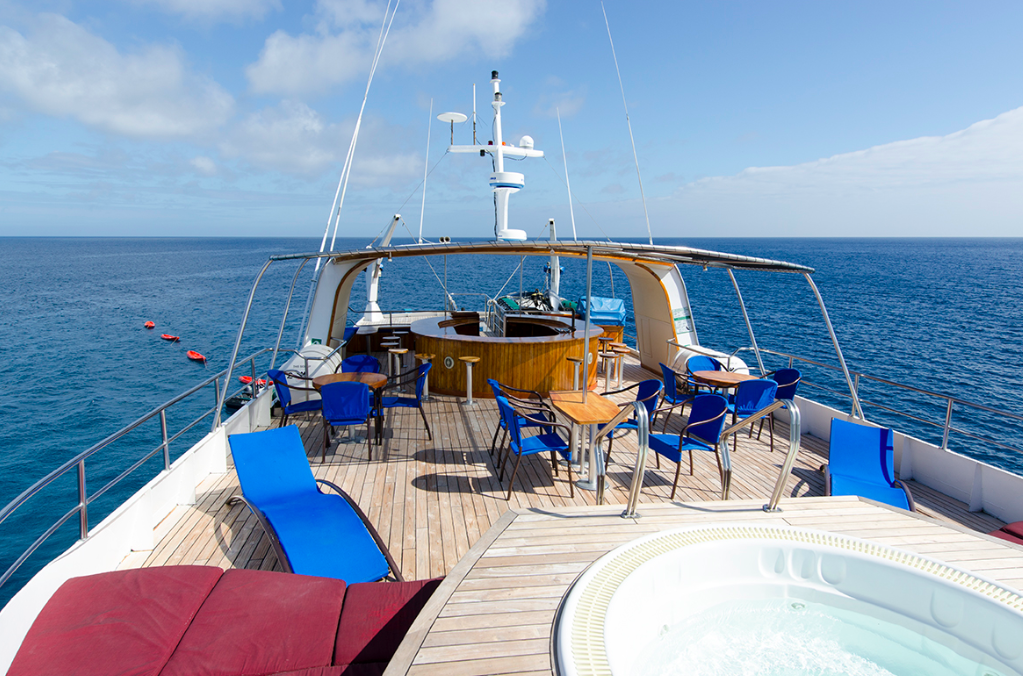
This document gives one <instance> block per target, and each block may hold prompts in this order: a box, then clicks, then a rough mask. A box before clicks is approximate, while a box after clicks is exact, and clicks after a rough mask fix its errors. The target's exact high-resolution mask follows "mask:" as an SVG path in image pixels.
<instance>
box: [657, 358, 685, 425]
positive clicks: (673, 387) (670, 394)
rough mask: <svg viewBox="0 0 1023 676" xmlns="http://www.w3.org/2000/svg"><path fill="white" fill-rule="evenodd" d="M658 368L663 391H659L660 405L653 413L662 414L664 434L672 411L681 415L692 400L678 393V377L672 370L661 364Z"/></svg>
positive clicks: (683, 393) (682, 393)
mask: <svg viewBox="0 0 1023 676" xmlns="http://www.w3.org/2000/svg"><path fill="white" fill-rule="evenodd" d="M660 367H661V377H662V378H663V386H664V389H663V390H662V391H661V405H660V406H659V407H658V408H657V410H656V411H655V413H664V424H663V425H662V426H661V431H662V432H665V431H667V429H668V418H669V417H670V414H671V411H672V409H675V408H679V409H681V410H680V411H679V415H682V413H683V412H684V411H685V406H686V404H688V403H689V402H691V401H692V400H693V395H691V394H687V393H685V392H680V391H679V389H678V377H679V376H678V373H676V372H675V370H674V369H673V368H671V367H670V366H668V365H666V364H663V363H662V364H660ZM650 426H651V427H653V421H652V420H651V422H650Z"/></svg>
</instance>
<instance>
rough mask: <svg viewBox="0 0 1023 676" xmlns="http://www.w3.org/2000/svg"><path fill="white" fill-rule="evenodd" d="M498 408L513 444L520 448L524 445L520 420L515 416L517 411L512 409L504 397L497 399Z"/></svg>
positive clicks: (499, 396)
mask: <svg viewBox="0 0 1023 676" xmlns="http://www.w3.org/2000/svg"><path fill="white" fill-rule="evenodd" d="M497 408H498V410H499V411H501V419H502V420H503V421H504V426H505V429H507V430H508V436H509V437H510V440H511V443H512V444H514V445H515V446H519V445H520V444H521V443H522V434H521V432H520V431H519V418H518V416H517V415H515V409H513V408H512V405H511V403H510V402H509V401H508V399H507V398H506V397H504V396H502V395H498V397H497Z"/></svg>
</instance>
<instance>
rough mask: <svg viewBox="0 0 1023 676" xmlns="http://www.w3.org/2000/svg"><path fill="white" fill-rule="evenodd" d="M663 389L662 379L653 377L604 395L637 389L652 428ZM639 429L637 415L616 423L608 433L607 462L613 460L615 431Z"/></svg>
mask: <svg viewBox="0 0 1023 676" xmlns="http://www.w3.org/2000/svg"><path fill="white" fill-rule="evenodd" d="M663 389H664V385H663V384H662V383H661V381H660V380H657V379H655V378H651V379H650V380H641V381H640V382H638V383H636V384H635V385H629V386H628V387H623V388H622V389H620V390H614V391H612V392H605V393H604V396H607V395H609V394H621V393H622V392H629V391H630V390H636V401H641V402H643V406H644V407H645V408H646V414H647V424H648V426H649V427H648V429H652V428H653V426H654V417H655V416H656V415H657V399H658V397H660V396H661V391H662V390H663ZM637 430H639V422H638V421H637V420H636V418H635V417H632V418H629V419H628V420H624V421H622V422H620V423H618V424H617V425H615V428H614V429H613V430H611V431H610V432H608V433H607V462H611V446H612V445H613V444H614V435H615V432H622V433H623V434H624V433H625V432H630V431H637Z"/></svg>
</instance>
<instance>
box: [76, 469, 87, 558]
mask: <svg viewBox="0 0 1023 676" xmlns="http://www.w3.org/2000/svg"><path fill="white" fill-rule="evenodd" d="M78 535H79V537H80V538H81V539H82V540H84V539H85V538H87V537H89V499H88V497H87V496H86V494H85V460H84V459H83V460H81V461H80V462H79V463H78Z"/></svg>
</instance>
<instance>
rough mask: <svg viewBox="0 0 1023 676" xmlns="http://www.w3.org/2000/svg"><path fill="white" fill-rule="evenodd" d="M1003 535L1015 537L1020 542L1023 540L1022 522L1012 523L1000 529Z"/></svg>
mask: <svg viewBox="0 0 1023 676" xmlns="http://www.w3.org/2000/svg"><path fill="white" fill-rule="evenodd" d="M1001 530H1002V532H1003V533H1008V534H1009V535H1015V536H1016V537H1017V538H1019V539H1020V540H1023V521H1016V522H1014V523H1007V524H1005V525H1004V526H1002V528H1001Z"/></svg>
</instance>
